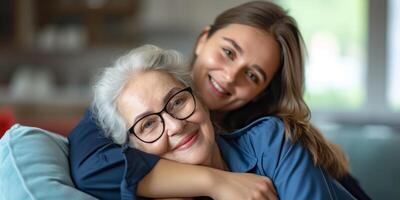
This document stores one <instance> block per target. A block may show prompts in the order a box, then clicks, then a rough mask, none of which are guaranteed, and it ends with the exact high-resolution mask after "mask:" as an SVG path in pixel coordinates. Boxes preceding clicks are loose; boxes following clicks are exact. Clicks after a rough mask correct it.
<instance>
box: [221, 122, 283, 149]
mask: <svg viewBox="0 0 400 200" xmlns="http://www.w3.org/2000/svg"><path fill="white" fill-rule="evenodd" d="M222 137H224V138H225V139H228V140H238V139H240V140H246V141H248V142H251V143H253V144H255V145H257V144H258V143H260V144H259V145H263V146H265V144H273V143H277V142H278V143H281V142H282V140H284V139H285V127H284V124H283V122H282V120H281V119H279V118H278V117H274V116H268V117H262V118H259V119H257V120H255V121H253V122H252V123H250V124H249V125H247V126H245V127H244V128H241V129H239V130H236V131H234V132H230V133H224V134H222Z"/></svg>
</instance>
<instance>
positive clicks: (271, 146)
mask: <svg viewBox="0 0 400 200" xmlns="http://www.w3.org/2000/svg"><path fill="white" fill-rule="evenodd" d="M274 124H275V125H274ZM263 126H266V127H264V128H262V127H263ZM257 127H260V129H258V128H257ZM273 127H275V129H272V128H273ZM265 129H266V130H265ZM270 129H271V130H270ZM247 132H248V133H247ZM250 136H252V137H250ZM273 136H274V137H273ZM276 136H278V137H276ZM257 137H259V138H257ZM262 137H267V138H262ZM275 137H276V138H275ZM279 138H280V139H279ZM68 139H69V145H70V146H69V149H70V152H69V153H70V154H69V158H70V167H71V168H70V169H71V176H72V179H73V181H74V183H75V185H76V187H77V188H78V189H80V190H81V191H83V192H86V193H88V194H91V195H93V196H94V197H97V198H99V199H121V198H122V196H121V194H123V195H127V196H125V197H129V196H135V195H134V194H132V193H134V192H135V191H136V187H137V184H138V182H139V180H140V179H141V178H142V177H144V176H145V175H146V174H147V173H148V172H149V171H150V170H151V169H152V168H153V167H154V166H155V164H156V163H157V161H158V160H159V159H160V158H159V157H157V156H154V155H150V154H146V153H144V152H141V151H138V150H135V149H130V148H125V150H124V151H125V154H126V155H127V156H124V154H123V148H121V146H119V145H116V144H114V143H113V142H112V140H110V139H108V138H105V137H104V136H103V133H102V131H101V130H100V129H99V128H98V126H97V125H96V123H95V122H94V119H92V113H91V111H90V110H88V111H87V112H86V113H85V115H84V117H83V119H82V120H81V121H80V123H79V124H78V125H77V126H76V127H75V129H73V130H72V132H71V133H70V134H69V136H68ZM264 139H265V140H264ZM263 140H264V141H263ZM217 142H218V144H219V145H220V150H221V153H222V155H223V157H224V159H225V160H226V161H227V163H228V165H229V167H230V169H231V170H232V171H237V172H251V173H257V174H260V175H264V176H268V177H270V178H271V179H272V180H273V181H274V184H275V186H276V187H277V189H278V192H279V191H288V190H290V193H292V194H291V195H294V193H295V192H298V191H296V190H294V189H295V188H296V187H292V186H293V185H294V186H296V185H295V184H293V183H291V182H287V183H286V184H285V181H293V180H297V181H299V180H300V178H303V177H301V176H303V175H302V174H299V173H294V172H298V171H295V169H300V168H299V167H301V169H302V170H308V168H307V167H311V169H312V172H313V173H314V172H321V173H322V174H320V175H319V176H316V177H317V178H315V177H314V175H313V176H312V177H314V178H311V179H309V180H310V181H309V182H308V183H310V184H311V185H308V186H307V188H306V189H307V190H306V191H307V192H303V191H302V190H303V189H300V190H301V191H300V193H299V194H304V195H307V194H308V193H310V192H312V191H309V190H310V189H312V188H313V187H314V186H313V185H312V184H316V183H317V182H316V180H317V181H320V180H321V178H326V177H327V176H326V174H325V173H324V172H323V171H322V170H321V169H319V168H318V167H315V166H313V165H310V163H312V162H311V161H310V157H309V153H308V152H307V151H306V150H305V149H303V148H301V147H300V146H299V145H298V144H294V145H291V143H289V142H287V141H286V140H284V134H283V126H282V124H281V122H280V121H279V120H278V119H277V118H262V119H260V120H258V121H256V122H254V123H252V124H250V125H249V126H247V127H245V128H243V129H241V130H239V131H236V132H234V133H231V134H224V135H223V136H220V137H217ZM257 142H258V143H257ZM280 145H283V146H282V148H278V147H280ZM253 146H254V147H253ZM255 147H259V148H262V147H265V148H264V149H261V150H262V151H261V150H260V153H257V152H258V151H259V150H257V151H255V149H253V151H252V148H255ZM288 147H291V148H288ZM243 152H244V153H243ZM261 152H262V153H261ZM283 152H287V153H288V154H287V157H286V156H284V157H282V156H283V155H280V154H279V153H283ZM274 154H277V155H279V156H275V157H271V156H272V155H274ZM302 154H304V155H305V156H306V158H302V159H299V158H301V157H302V156H303V155H302ZM288 159H294V160H293V162H283V161H288ZM296 159H297V160H296ZM236 161H237V162H236ZM294 161H296V162H294ZM300 161H304V162H300ZM125 162H127V163H129V166H128V165H126V164H125ZM263 162H267V163H265V166H263V165H262V163H263ZM233 163H235V164H233ZM280 163H285V165H279V166H280V168H277V166H278V164H280ZM290 163H293V166H291V167H292V168H290V165H289V164H290ZM274 165H275V166H274ZM239 166H240V167H239ZM283 166H285V167H287V168H282V167H283ZM283 169H285V170H286V169H292V170H294V171H293V172H291V173H292V174H291V175H290V174H289V173H287V176H284V175H285V171H284V170H283ZM247 170H249V171H247ZM316 175H318V174H316ZM295 178H296V179H295ZM350 178H351V176H350ZM327 180H329V181H327V182H326V184H325V185H324V190H321V193H322V194H325V193H326V192H325V191H334V192H335V193H334V194H336V190H338V191H340V190H339V189H340V187H339V186H340V185H338V184H337V183H336V181H333V180H332V179H330V178H329V177H327ZM347 180H348V179H346V182H347ZM351 180H353V179H351ZM121 183H122V184H121ZM304 183H305V182H304V181H301V182H300V183H299V184H300V185H302V187H304V186H305V184H304ZM332 184H333V185H332ZM352 185H354V186H355V187H354V186H352V187H350V189H353V188H355V189H356V191H362V189H361V188H360V187H359V186H358V185H357V184H352ZM325 186H328V189H326V187H325ZM297 189H298V188H297ZM132 191H133V192H132ZM352 191H353V190H352ZM129 192H130V193H131V194H129ZM280 194H281V193H280ZM338 194H342V193H340V192H339V193H338ZM282 195H286V194H281V196H282ZM287 195H290V194H287ZM285 197H286V196H285ZM296 197H297V195H296ZM134 198H135V197H132V199H134ZM281 198H282V197H281Z"/></svg>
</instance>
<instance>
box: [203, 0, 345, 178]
mask: <svg viewBox="0 0 400 200" xmlns="http://www.w3.org/2000/svg"><path fill="white" fill-rule="evenodd" d="M230 24H243V25H248V26H252V27H256V28H259V29H261V30H264V31H265V32H267V33H269V34H270V35H272V36H273V37H274V38H275V40H276V41H277V42H278V43H279V45H280V51H281V52H280V54H281V61H280V62H281V63H280V69H279V71H278V72H277V74H276V75H275V76H274V78H273V80H272V81H271V82H270V84H269V85H268V87H267V88H266V89H265V90H264V91H263V92H262V93H261V94H260V95H259V97H258V98H257V101H252V102H250V103H248V104H247V105H245V106H243V107H241V108H239V109H236V110H233V111H229V112H228V113H226V112H225V113H223V115H222V114H221V113H220V112H218V111H213V112H212V116H213V118H214V119H215V120H216V121H217V124H218V127H222V128H223V129H224V130H234V129H238V128H240V127H243V126H245V125H246V124H248V123H250V122H251V121H253V120H255V119H256V118H259V117H261V116H268V115H275V116H277V117H279V118H280V119H281V120H282V121H283V123H284V125H285V135H286V137H287V138H289V139H290V140H291V141H292V142H300V144H301V145H302V146H303V147H305V148H307V149H308V150H309V152H310V153H311V155H312V158H313V161H314V163H315V164H318V165H320V166H321V167H322V168H324V169H325V170H326V171H327V172H328V173H329V174H330V175H331V176H333V177H334V178H337V179H339V178H341V177H343V176H344V175H346V174H347V173H348V162H347V159H346V156H345V155H344V153H343V152H342V151H341V149H340V148H339V147H338V146H336V145H334V144H332V143H330V142H328V141H327V140H326V139H325V138H324V137H323V135H322V134H321V132H320V131H319V130H318V129H317V128H315V127H314V126H313V125H312V124H311V123H310V118H311V112H310V109H309V108H308V106H307V104H306V103H305V101H304V99H303V92H304V54H305V45H304V41H303V38H302V36H301V33H300V31H299V29H298V26H297V23H296V21H295V20H294V19H293V18H292V17H291V16H289V15H288V14H287V12H286V11H285V10H283V9H282V8H281V7H280V6H278V5H276V4H274V3H271V2H267V1H252V2H248V3H244V4H242V5H239V6H236V7H233V8H231V9H229V10H226V11H225V12H223V13H221V14H220V15H219V16H217V18H216V19H215V21H214V23H213V25H211V28H210V31H209V34H208V37H211V36H212V35H213V34H214V33H215V32H216V31H218V30H219V29H221V28H224V27H226V26H228V25H230ZM221 116H223V117H221Z"/></svg>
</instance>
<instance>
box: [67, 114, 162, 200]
mask: <svg viewBox="0 0 400 200" xmlns="http://www.w3.org/2000/svg"><path fill="white" fill-rule="evenodd" d="M68 140H69V161H70V162H69V163H70V169H71V177H72V180H73V181H74V183H75V186H76V187H77V188H78V189H79V190H81V191H83V192H86V193H88V194H90V195H92V196H94V197H96V198H99V199H110V200H112V199H118V200H119V199H121V181H122V178H123V176H124V171H125V161H124V156H123V155H124V154H123V153H122V151H123V149H122V148H121V146H119V145H116V144H115V143H113V141H112V140H110V139H108V138H106V137H104V135H103V132H102V131H101V130H100V128H99V127H98V126H97V125H96V123H95V122H94V119H92V112H91V111H90V110H88V111H87V112H86V113H85V116H84V117H83V119H82V120H81V121H80V122H79V124H78V125H77V126H76V127H75V128H74V129H73V130H72V132H71V133H70V134H69V135H68ZM126 154H127V155H128V157H129V159H130V163H135V164H134V165H132V167H131V169H132V172H131V173H129V174H126V175H125V176H124V177H125V180H129V182H128V183H129V185H128V186H129V187H130V188H131V189H132V190H133V191H136V186H137V184H138V183H139V181H140V179H142V178H143V177H144V176H145V175H146V174H147V173H148V172H149V171H150V170H151V169H152V168H153V167H154V166H155V165H156V163H157V161H158V160H159V157H157V156H154V155H150V154H147V153H144V152H141V151H138V150H135V149H131V150H129V151H127V152H126ZM123 188H126V185H124V187H123Z"/></svg>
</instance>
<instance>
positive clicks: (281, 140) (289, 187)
mask: <svg viewBox="0 0 400 200" xmlns="http://www.w3.org/2000/svg"><path fill="white" fill-rule="evenodd" d="M252 132H255V133H252V134H251V136H249V137H251V138H252V139H251V141H252V143H253V145H252V146H253V147H255V151H258V157H260V160H262V161H261V165H262V170H263V171H264V173H265V175H267V176H268V177H270V178H271V179H272V181H273V183H274V184H275V187H276V189H277V192H278V194H279V197H280V199H284V200H286V199H304V200H306V199H307V200H320V199H326V200H329V199H341V200H342V199H344V200H346V199H354V198H353V197H352V196H351V195H350V194H349V193H348V192H347V191H346V190H345V189H344V188H343V187H342V186H341V185H340V184H339V183H338V182H337V181H336V180H334V179H333V178H331V177H330V176H329V175H328V174H327V173H326V172H325V171H324V170H323V169H322V168H321V167H320V166H316V165H314V162H313V159H312V157H311V155H310V153H309V152H308V150H307V149H305V148H303V147H302V146H301V145H300V144H299V143H297V142H296V143H293V142H291V141H289V140H287V139H286V137H285V132H284V125H283V123H282V122H281V121H280V120H279V119H278V118H268V119H265V120H262V121H260V123H259V124H257V126H255V128H253V129H252ZM260 152H261V154H262V155H261V154H260Z"/></svg>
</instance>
